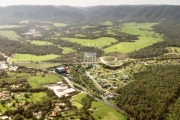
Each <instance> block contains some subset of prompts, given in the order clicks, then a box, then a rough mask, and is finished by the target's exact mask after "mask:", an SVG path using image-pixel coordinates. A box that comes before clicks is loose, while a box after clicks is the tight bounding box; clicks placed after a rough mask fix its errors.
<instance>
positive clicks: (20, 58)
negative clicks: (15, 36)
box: [10, 53, 59, 62]
mask: <svg viewBox="0 0 180 120" xmlns="http://www.w3.org/2000/svg"><path fill="white" fill-rule="evenodd" d="M57 57H59V55H54V54H49V55H42V56H36V55H31V54H18V53H16V54H14V55H13V56H12V58H10V61H11V62H42V61H48V60H52V59H55V58H57Z"/></svg>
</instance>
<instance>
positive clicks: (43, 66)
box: [14, 62, 61, 70]
mask: <svg viewBox="0 0 180 120" xmlns="http://www.w3.org/2000/svg"><path fill="white" fill-rule="evenodd" d="M14 64H15V65H19V66H26V67H30V68H36V69H43V70H46V69H47V68H49V67H54V66H59V65H61V64H60V63H50V62H40V63H36V62H33V63H32V62H28V63H26V62H17V63H16V62H15V63H14Z"/></svg>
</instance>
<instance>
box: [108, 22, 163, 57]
mask: <svg viewBox="0 0 180 120" xmlns="http://www.w3.org/2000/svg"><path fill="white" fill-rule="evenodd" d="M155 24H157V23H138V24H137V23H126V24H124V25H123V28H122V32H126V33H129V34H134V35H140V36H139V37H138V38H139V40H136V41H135V42H121V43H118V44H115V45H113V46H110V47H108V48H105V49H104V51H105V53H110V52H119V53H124V54H126V53H129V52H132V51H134V50H139V49H141V48H144V47H147V46H150V45H152V44H154V43H157V42H160V41H162V40H163V39H162V37H161V36H160V35H159V34H158V33H154V32H153V31H152V26H154V25H155Z"/></svg>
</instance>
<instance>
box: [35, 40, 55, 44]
mask: <svg viewBox="0 0 180 120" xmlns="http://www.w3.org/2000/svg"><path fill="white" fill-rule="evenodd" d="M31 44H35V45H53V43H51V42H47V41H40V40H33V41H32V42H31Z"/></svg>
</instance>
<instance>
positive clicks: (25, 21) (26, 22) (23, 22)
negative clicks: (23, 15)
mask: <svg viewBox="0 0 180 120" xmlns="http://www.w3.org/2000/svg"><path fill="white" fill-rule="evenodd" d="M19 23H20V24H28V23H29V20H23V21H20V22H19Z"/></svg>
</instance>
